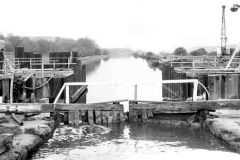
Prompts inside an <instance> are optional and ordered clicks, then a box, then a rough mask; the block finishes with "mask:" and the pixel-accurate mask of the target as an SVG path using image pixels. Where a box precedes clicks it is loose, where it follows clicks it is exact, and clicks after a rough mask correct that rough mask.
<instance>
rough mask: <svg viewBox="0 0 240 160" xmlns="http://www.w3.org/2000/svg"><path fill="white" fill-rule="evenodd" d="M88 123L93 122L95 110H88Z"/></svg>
mask: <svg viewBox="0 0 240 160" xmlns="http://www.w3.org/2000/svg"><path fill="white" fill-rule="evenodd" d="M88 123H89V124H90V125H92V124H93V110H88Z"/></svg>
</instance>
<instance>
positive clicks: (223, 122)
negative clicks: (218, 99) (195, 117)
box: [205, 110, 240, 153]
mask: <svg viewBox="0 0 240 160" xmlns="http://www.w3.org/2000/svg"><path fill="white" fill-rule="evenodd" d="M212 114H214V115H216V116H218V118H214V119H207V120H206V121H205V127H206V128H207V129H208V130H209V131H210V132H211V133H212V134H214V135H215V136H216V137H218V138H220V139H222V140H223V141H225V142H226V143H227V144H228V145H229V146H230V148H232V149H234V150H236V151H237V152H238V153H240V111H239V110H216V112H213V113H212Z"/></svg>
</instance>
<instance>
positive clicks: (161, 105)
mask: <svg viewBox="0 0 240 160" xmlns="http://www.w3.org/2000/svg"><path fill="white" fill-rule="evenodd" d="M131 105H132V109H154V111H158V112H159V113H192V112H196V111H197V110H204V109H206V110H216V109H237V110H239V109H240V101H239V100H234V99H233V100H217V101H216V100H212V101H195V102H158V103H156V102H154V103H152V104H149V103H148V104H131ZM131 114H133V113H131Z"/></svg>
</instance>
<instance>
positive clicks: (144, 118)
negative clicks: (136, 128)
mask: <svg viewBox="0 0 240 160" xmlns="http://www.w3.org/2000/svg"><path fill="white" fill-rule="evenodd" d="M147 119H148V118H147V111H146V109H142V121H143V122H146V121H147Z"/></svg>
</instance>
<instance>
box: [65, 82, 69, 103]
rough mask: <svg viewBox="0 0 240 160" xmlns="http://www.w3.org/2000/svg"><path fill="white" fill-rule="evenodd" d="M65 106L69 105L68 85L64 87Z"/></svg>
mask: <svg viewBox="0 0 240 160" xmlns="http://www.w3.org/2000/svg"><path fill="white" fill-rule="evenodd" d="M66 104H69V85H66Z"/></svg>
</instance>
